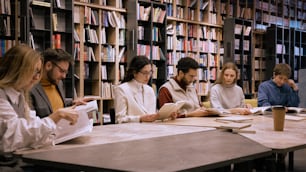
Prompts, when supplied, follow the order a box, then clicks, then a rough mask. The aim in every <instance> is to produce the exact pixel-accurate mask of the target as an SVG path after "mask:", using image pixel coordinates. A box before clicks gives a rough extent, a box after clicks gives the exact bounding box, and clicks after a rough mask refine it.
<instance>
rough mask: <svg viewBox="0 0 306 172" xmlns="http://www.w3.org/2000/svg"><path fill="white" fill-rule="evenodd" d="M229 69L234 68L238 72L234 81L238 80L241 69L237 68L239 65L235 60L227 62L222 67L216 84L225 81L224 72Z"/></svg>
mask: <svg viewBox="0 0 306 172" xmlns="http://www.w3.org/2000/svg"><path fill="white" fill-rule="evenodd" d="M227 69H232V70H234V71H235V73H236V78H235V79H234V81H233V83H236V82H237V78H238V75H239V70H238V68H237V66H236V65H235V63H233V62H227V63H225V64H224V65H223V67H222V70H221V72H220V74H219V77H218V78H217V80H216V81H215V83H214V85H215V84H223V81H224V72H225V70H227Z"/></svg>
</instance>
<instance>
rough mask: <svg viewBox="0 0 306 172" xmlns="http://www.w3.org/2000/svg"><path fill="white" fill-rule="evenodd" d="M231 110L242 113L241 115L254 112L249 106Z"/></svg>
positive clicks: (231, 110)
mask: <svg viewBox="0 0 306 172" xmlns="http://www.w3.org/2000/svg"><path fill="white" fill-rule="evenodd" d="M230 112H231V113H236V114H240V115H249V114H251V113H252V112H251V111H250V109H249V108H233V109H230Z"/></svg>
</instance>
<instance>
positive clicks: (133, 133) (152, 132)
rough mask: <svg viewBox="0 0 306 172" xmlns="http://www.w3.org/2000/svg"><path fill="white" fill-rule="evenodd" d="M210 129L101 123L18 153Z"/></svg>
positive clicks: (147, 124) (152, 124)
mask: <svg viewBox="0 0 306 172" xmlns="http://www.w3.org/2000/svg"><path fill="white" fill-rule="evenodd" d="M210 130H215V128H210V127H190V126H175V125H172V126H170V125H160V124H154V123H125V124H116V125H101V126H95V127H94V128H93V131H92V132H91V133H88V134H86V135H84V136H81V137H78V138H76V139H73V140H70V141H67V142H64V143H61V144H58V145H55V146H50V147H44V148H40V149H31V150H22V151H17V152H16V154H27V153H33V152H42V151H48V150H57V149H67V148H74V147H83V146H90V145H99V144H106V143H115V142H122V141H130V140H139V139H146V138H154V137H162V136H170V135H177V134H185V133H192V132H199V131H210Z"/></svg>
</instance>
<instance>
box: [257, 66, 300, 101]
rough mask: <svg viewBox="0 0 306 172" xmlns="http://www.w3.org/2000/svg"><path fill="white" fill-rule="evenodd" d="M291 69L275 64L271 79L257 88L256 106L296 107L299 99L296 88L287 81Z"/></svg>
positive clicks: (290, 80) (289, 80)
mask: <svg viewBox="0 0 306 172" xmlns="http://www.w3.org/2000/svg"><path fill="white" fill-rule="evenodd" d="M290 76H291V68H290V66H289V65H288V64H283V63H282V64H276V65H275V67H274V69H273V78H272V79H270V80H268V81H265V82H263V83H261V84H260V85H259V87H258V106H273V105H282V106H286V107H298V106H299V103H300V99H299V96H298V90H299V88H298V86H297V85H296V84H295V82H294V80H292V79H289V78H290Z"/></svg>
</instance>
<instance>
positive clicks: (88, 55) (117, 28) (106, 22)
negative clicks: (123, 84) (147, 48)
mask: <svg viewBox="0 0 306 172" xmlns="http://www.w3.org/2000/svg"><path fill="white" fill-rule="evenodd" d="M124 2H125V1H122V0H116V1H105V0H104V1H102V0H93V1H74V31H73V32H74V41H75V43H74V53H73V54H74V58H75V73H74V78H75V83H76V84H75V90H76V94H77V95H78V96H79V97H83V96H88V95H90V96H91V95H93V96H98V97H100V98H101V100H99V101H98V103H99V106H98V107H99V111H98V114H97V115H96V119H95V123H97V124H98V123H99V124H103V123H104V122H103V116H104V115H103V114H109V112H110V110H111V109H112V108H113V106H114V102H113V89H114V87H115V86H116V85H118V84H119V82H120V80H121V79H122V77H123V76H124V71H125V67H126V52H125V51H126V41H125V34H126V9H125V3H124Z"/></svg>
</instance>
